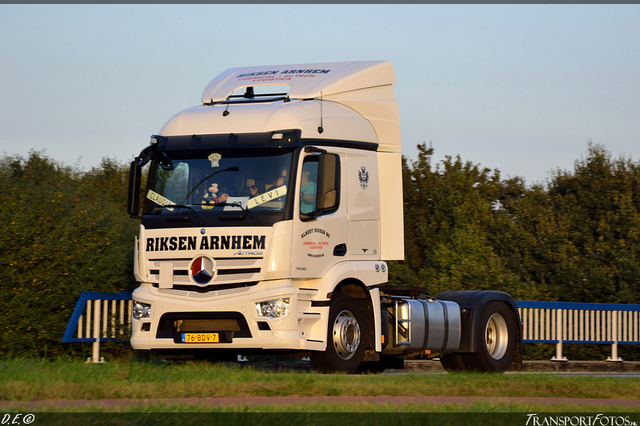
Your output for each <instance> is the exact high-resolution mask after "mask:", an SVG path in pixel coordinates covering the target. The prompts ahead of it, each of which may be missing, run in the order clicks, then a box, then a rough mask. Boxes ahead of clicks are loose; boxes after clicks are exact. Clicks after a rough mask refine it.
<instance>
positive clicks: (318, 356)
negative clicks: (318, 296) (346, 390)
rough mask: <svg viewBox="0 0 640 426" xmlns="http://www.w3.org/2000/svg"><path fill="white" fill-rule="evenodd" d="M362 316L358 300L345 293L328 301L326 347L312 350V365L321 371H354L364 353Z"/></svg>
mask: <svg viewBox="0 0 640 426" xmlns="http://www.w3.org/2000/svg"><path fill="white" fill-rule="evenodd" d="M363 326H364V315H363V313H362V309H360V306H359V305H358V302H357V301H356V299H354V298H353V297H351V296H349V295H348V294H338V295H337V297H336V298H335V299H334V300H333V301H332V302H331V310H330V311H329V327H328V332H327V349H326V350H325V351H324V352H314V353H313V354H312V355H311V364H312V365H313V366H314V368H315V369H316V370H318V371H321V372H323V373H334V372H345V373H355V372H356V371H357V370H358V367H360V364H361V363H362V358H363V355H364V346H365V342H364V336H365V333H364V329H363Z"/></svg>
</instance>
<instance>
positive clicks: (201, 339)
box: [182, 333, 220, 343]
mask: <svg viewBox="0 0 640 426" xmlns="http://www.w3.org/2000/svg"><path fill="white" fill-rule="evenodd" d="M219 342H220V335H219V334H218V333H182V343H219Z"/></svg>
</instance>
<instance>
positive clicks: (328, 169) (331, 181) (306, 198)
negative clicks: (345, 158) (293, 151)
mask: <svg viewBox="0 0 640 426" xmlns="http://www.w3.org/2000/svg"><path fill="white" fill-rule="evenodd" d="M339 203H340V157H339V156H338V155H337V154H328V153H326V152H325V153H323V154H321V155H310V156H308V157H307V158H305V159H304V162H303V163H302V176H301V178H300V215H301V219H302V220H310V219H312V218H313V217H316V216H319V215H324V214H329V213H333V212H335V211H336V210H337V209H338V205H339Z"/></svg>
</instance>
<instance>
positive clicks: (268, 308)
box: [256, 297, 291, 318]
mask: <svg viewBox="0 0 640 426" xmlns="http://www.w3.org/2000/svg"><path fill="white" fill-rule="evenodd" d="M290 301H291V299H290V298H288V297H281V298H279V299H274V300H265V301H264V302H260V303H256V309H257V310H258V315H260V316H261V317H269V318H280V317H283V316H285V315H287V314H288V313H289V302H290Z"/></svg>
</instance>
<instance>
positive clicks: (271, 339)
mask: <svg viewBox="0 0 640 426" xmlns="http://www.w3.org/2000/svg"><path fill="white" fill-rule="evenodd" d="M317 294H318V291H317V290H313V289H304V288H299V287H296V286H294V285H293V283H292V281H291V280H276V281H268V282H260V283H258V284H257V285H254V286H248V287H239V288H231V289H225V290H218V291H211V292H208V293H200V292H196V291H187V290H176V289H164V288H157V287H154V286H153V285H151V284H146V283H145V284H142V285H141V286H140V287H139V288H138V289H136V290H135V291H134V293H133V299H134V301H139V302H142V303H147V304H150V305H151V312H150V316H149V318H142V319H135V318H133V319H132V335H131V346H132V347H133V349H135V350H159V349H181V350H192V349H207V350H215V349H265V350H269V349H284V350H317V351H323V350H325V348H326V337H327V325H326V323H327V318H328V315H329V307H328V306H312V302H313V301H314V300H316V296H317ZM281 297H282V298H289V299H290V305H289V310H288V313H287V314H286V315H284V316H283V317H279V318H270V317H265V316H260V315H259V314H258V310H257V309H256V303H259V302H263V301H266V300H273V299H278V298H281ZM185 331H190V332H192V331H198V332H216V333H225V334H224V335H225V336H227V337H225V339H221V342H220V343H181V342H180V341H179V339H177V338H176V334H177V333H180V332H185ZM229 332H232V333H229ZM221 335H222V334H221ZM229 336H230V339H229V338H228V337H229Z"/></svg>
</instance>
